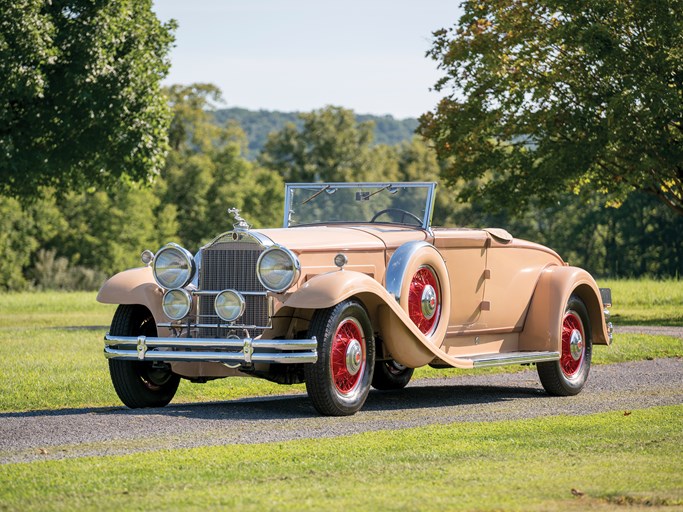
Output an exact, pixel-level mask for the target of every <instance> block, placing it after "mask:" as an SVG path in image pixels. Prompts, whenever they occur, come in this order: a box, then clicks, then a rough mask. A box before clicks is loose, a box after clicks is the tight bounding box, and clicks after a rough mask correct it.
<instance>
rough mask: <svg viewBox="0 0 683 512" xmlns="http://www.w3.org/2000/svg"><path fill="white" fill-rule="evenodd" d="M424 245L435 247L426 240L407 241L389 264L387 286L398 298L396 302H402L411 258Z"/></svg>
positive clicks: (386, 278)
mask: <svg viewBox="0 0 683 512" xmlns="http://www.w3.org/2000/svg"><path fill="white" fill-rule="evenodd" d="M423 247H432V248H433V247H434V246H433V245H431V244H429V243H427V242H425V241H422V240H420V241H414V242H406V243H405V244H403V245H402V246H401V247H399V248H398V249H396V251H394V254H392V255H391V259H390V260H389V265H387V271H386V274H385V275H386V277H385V281H386V285H385V288H386V289H387V291H388V292H389V293H390V294H391V296H392V297H393V298H394V299H396V302H398V303H399V304H400V303H401V288H402V286H403V278H404V277H405V273H406V268H407V266H408V264H409V263H410V260H411V259H412V257H413V254H415V253H416V252H417V251H419V250H420V249H422V248H423Z"/></svg>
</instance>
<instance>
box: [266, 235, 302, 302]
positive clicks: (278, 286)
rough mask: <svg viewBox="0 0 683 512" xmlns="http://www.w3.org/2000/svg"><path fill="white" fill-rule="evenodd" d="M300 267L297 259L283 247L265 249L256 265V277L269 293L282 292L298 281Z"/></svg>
mask: <svg viewBox="0 0 683 512" xmlns="http://www.w3.org/2000/svg"><path fill="white" fill-rule="evenodd" d="M300 273H301V265H300V264H299V260H298V259H297V257H296V256H295V255H294V254H293V253H292V252H291V251H289V250H288V249H285V248H284V247H277V246H276V247H271V248H270V249H266V250H265V251H264V252H263V253H262V254H261V256H260V257H259V259H258V262H257V263H256V275H257V276H258V279H259V281H261V284H262V285H263V286H264V287H265V288H266V289H268V290H270V291H271V292H284V291H285V290H287V289H288V288H289V287H290V286H292V285H293V284H294V283H296V281H297V280H298V279H299V275H300Z"/></svg>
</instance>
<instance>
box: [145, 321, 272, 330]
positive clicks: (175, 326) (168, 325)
mask: <svg viewBox="0 0 683 512" xmlns="http://www.w3.org/2000/svg"><path fill="white" fill-rule="evenodd" d="M157 327H166V328H168V329H187V324H186V323H185V324H183V323H171V322H159V323H158V324H157ZM190 329H262V330H264V331H265V330H266V329H270V327H269V326H264V325H246V324H217V323H213V324H194V323H193V324H190Z"/></svg>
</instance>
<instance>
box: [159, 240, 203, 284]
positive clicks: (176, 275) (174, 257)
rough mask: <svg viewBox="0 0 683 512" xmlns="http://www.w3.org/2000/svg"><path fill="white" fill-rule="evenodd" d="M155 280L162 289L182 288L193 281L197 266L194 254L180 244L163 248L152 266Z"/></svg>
mask: <svg viewBox="0 0 683 512" xmlns="http://www.w3.org/2000/svg"><path fill="white" fill-rule="evenodd" d="M152 269H153V273H154V280H155V281H156V282H157V283H158V284H159V286H161V287H162V288H167V289H172V288H182V287H184V286H187V284H188V283H189V282H190V281H192V277H193V276H194V271H195V264H194V259H192V254H190V252H189V251H188V250H186V249H183V248H182V247H180V246H179V245H178V244H168V245H166V246H164V247H162V248H161V249H160V250H159V252H158V253H157V254H156V256H155V257H154V263H153V265H152Z"/></svg>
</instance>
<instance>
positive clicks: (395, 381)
mask: <svg viewBox="0 0 683 512" xmlns="http://www.w3.org/2000/svg"><path fill="white" fill-rule="evenodd" d="M414 371H415V370H414V369H413V368H408V367H406V366H403V365H401V364H398V363H397V362H396V361H394V360H393V359H390V360H389V361H377V362H376V363H375V373H374V374H373V376H372V387H373V388H375V389H380V390H382V391H388V390H391V389H403V388H404V387H406V386H407V385H408V383H409V382H410V379H411V377H412V376H413V372H414Z"/></svg>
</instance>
